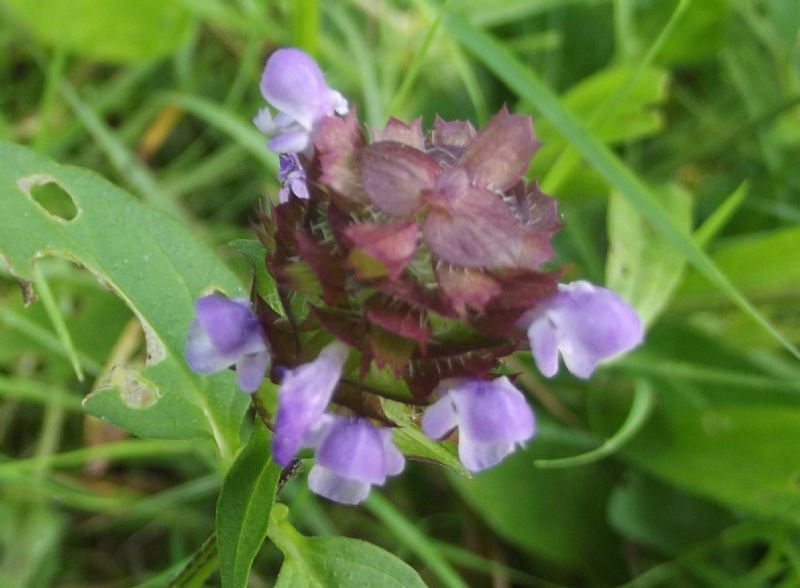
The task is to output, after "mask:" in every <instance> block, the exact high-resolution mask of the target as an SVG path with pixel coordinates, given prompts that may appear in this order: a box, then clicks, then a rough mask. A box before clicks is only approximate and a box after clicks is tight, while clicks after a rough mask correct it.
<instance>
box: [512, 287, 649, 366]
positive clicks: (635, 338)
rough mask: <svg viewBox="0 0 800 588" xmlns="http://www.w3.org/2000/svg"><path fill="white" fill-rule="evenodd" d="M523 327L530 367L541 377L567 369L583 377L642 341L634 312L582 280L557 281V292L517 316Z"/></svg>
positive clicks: (616, 296)
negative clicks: (560, 361) (533, 364)
mask: <svg viewBox="0 0 800 588" xmlns="http://www.w3.org/2000/svg"><path fill="white" fill-rule="evenodd" d="M520 325H522V326H524V327H526V328H527V330H528V339H529V341H530V345H531V351H532V352H533V357H534V359H535V360H536V365H537V367H538V368H539V371H541V372H542V373H543V374H544V375H545V376H547V377H551V376H553V375H555V374H556V372H558V354H559V353H561V356H562V357H563V358H564V364H565V365H566V366H567V369H568V370H569V371H570V372H572V373H573V374H575V375H576V376H578V377H579V378H588V377H589V376H590V375H591V374H592V372H593V371H594V369H595V368H596V367H597V364H598V363H600V362H601V361H602V360H604V359H607V358H610V357H613V356H615V355H618V354H620V353H623V352H625V351H628V350H629V349H632V348H633V347H635V346H637V345H638V344H639V343H641V341H642V337H643V329H642V323H641V321H640V320H639V316H638V315H637V314H636V311H634V310H633V309H632V308H631V307H630V306H628V305H627V304H626V303H625V301H624V300H622V298H620V297H619V296H618V295H617V294H616V293H614V292H612V291H611V290H608V289H606V288H601V287H599V286H594V285H593V284H590V283H589V282H586V281H583V280H581V281H577V282H571V283H569V284H559V285H558V292H557V293H556V294H555V295H554V296H552V297H551V298H549V299H547V300H544V301H542V302H541V303H539V304H538V305H537V306H536V307H535V308H534V309H533V310H531V311H530V312H529V313H527V314H526V315H525V316H523V318H522V319H521V320H520Z"/></svg>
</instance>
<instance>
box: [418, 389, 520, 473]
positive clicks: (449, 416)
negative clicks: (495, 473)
mask: <svg viewBox="0 0 800 588" xmlns="http://www.w3.org/2000/svg"><path fill="white" fill-rule="evenodd" d="M437 392H438V393H439V394H441V396H440V398H439V400H437V401H436V402H435V403H433V404H432V405H431V406H429V407H428V408H427V409H426V410H425V413H424V414H423V415H422V430H423V431H425V433H426V434H427V435H428V436H429V437H431V438H433V439H442V438H444V437H446V436H447V435H449V434H450V432H451V431H453V429H455V428H458V456H459V458H461V461H462V463H463V464H464V466H465V467H466V468H467V469H469V470H471V471H473V472H478V471H481V470H485V469H486V468H489V467H492V466H493V465H496V464H498V463H500V462H501V461H502V460H503V459H504V458H505V457H506V456H507V455H508V454H510V453H511V452H512V451H514V448H515V446H517V445H520V444H522V443H524V442H525V441H527V440H528V439H530V438H531V437H532V436H533V433H534V428H535V425H534V417H533V412H532V411H531V409H530V407H529V406H528V403H527V402H525V397H524V396H523V395H522V393H521V392H520V391H519V390H517V389H516V388H515V387H514V386H513V385H512V384H511V382H509V380H508V378H506V377H502V378H497V379H495V380H490V381H487V380H477V379H471V378H454V379H450V380H444V381H443V382H441V383H440V384H439V387H438V389H437Z"/></svg>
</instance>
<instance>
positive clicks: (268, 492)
mask: <svg viewBox="0 0 800 588" xmlns="http://www.w3.org/2000/svg"><path fill="white" fill-rule="evenodd" d="M271 457H272V454H271V452H270V448H269V434H268V433H267V430H266V428H265V427H263V426H262V424H261V423H260V422H256V424H255V427H254V429H253V433H252V435H250V441H248V443H247V445H246V446H245V447H244V449H242V452H241V453H240V454H239V456H238V457H237V458H236V461H234V462H233V465H232V466H231V469H230V470H228V474H227V475H226V476H225V481H224V482H223V483H222V489H221V490H220V493H219V500H218V501H217V549H218V550H219V571H220V576H221V578H222V586H223V588H237V587H239V588H241V587H245V586H247V580H248V578H249V576H250V567H251V566H252V565H253V560H254V559H255V557H256V555H257V554H258V551H259V549H261V544H262V543H263V542H264V538H265V537H266V536H267V527H268V525H269V514H270V511H271V510H272V503H273V502H274V500H275V491H276V489H277V486H278V478H279V477H280V474H281V468H280V467H279V466H277V465H276V464H275V462H273V461H272V459H271Z"/></svg>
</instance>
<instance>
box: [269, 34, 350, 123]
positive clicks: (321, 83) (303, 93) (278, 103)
mask: <svg viewBox="0 0 800 588" xmlns="http://www.w3.org/2000/svg"><path fill="white" fill-rule="evenodd" d="M261 94H262V95H263V96H264V99H265V100H266V101H267V102H269V103H270V104H271V105H272V106H274V107H275V108H276V109H277V110H279V111H281V112H283V113H286V114H287V115H289V116H290V117H291V118H292V119H294V120H296V121H297V122H298V123H299V124H300V125H301V126H302V127H304V128H305V129H306V130H308V131H310V130H311V129H312V128H313V127H314V125H315V124H316V123H318V122H319V120H321V119H322V118H323V117H324V116H326V115H329V114H332V111H333V108H334V104H333V102H332V99H334V98H335V97H334V96H332V94H331V90H330V88H328V84H327V83H325V77H324V76H323V75H322V71H321V70H320V69H319V66H318V65H317V63H316V62H315V61H314V60H313V59H312V58H311V57H310V56H309V55H307V54H306V53H304V52H303V51H301V50H300V49H294V48H287V49H278V50H277V51H275V52H274V53H273V54H272V55H271V56H270V58H269V59H268V60H267V64H266V66H265V67H264V73H263V74H262V75H261Z"/></svg>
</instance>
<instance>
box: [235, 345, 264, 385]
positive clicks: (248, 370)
mask: <svg viewBox="0 0 800 588" xmlns="http://www.w3.org/2000/svg"><path fill="white" fill-rule="evenodd" d="M269 364H270V355H269V353H267V352H266V351H262V352H260V353H251V354H249V355H245V356H244V357H242V358H241V359H240V360H239V361H238V362H236V383H237V384H238V385H239V388H241V390H242V391H243V392H247V393H251V392H255V391H256V390H258V388H259V386H261V382H263V381H264V376H265V375H266V373H267V368H269Z"/></svg>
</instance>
